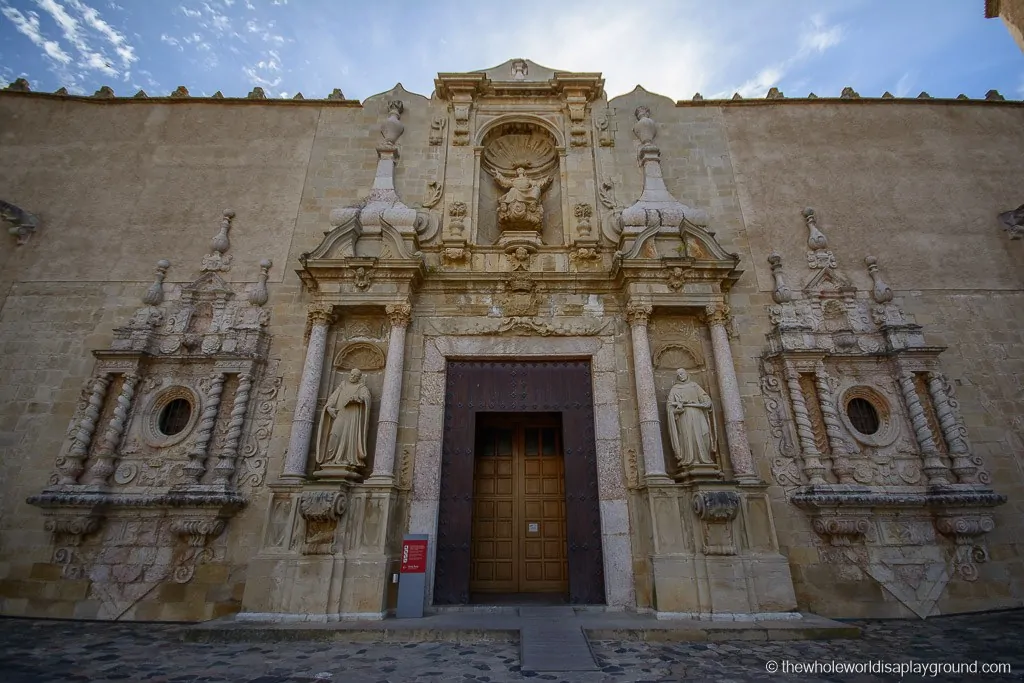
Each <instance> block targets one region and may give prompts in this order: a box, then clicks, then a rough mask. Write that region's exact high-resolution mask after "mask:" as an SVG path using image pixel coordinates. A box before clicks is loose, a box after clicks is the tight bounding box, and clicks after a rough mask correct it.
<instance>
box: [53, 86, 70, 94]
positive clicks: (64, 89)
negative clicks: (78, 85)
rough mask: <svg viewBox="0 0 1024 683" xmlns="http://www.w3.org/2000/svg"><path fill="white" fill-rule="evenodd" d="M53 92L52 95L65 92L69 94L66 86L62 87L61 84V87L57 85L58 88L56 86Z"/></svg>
mask: <svg viewBox="0 0 1024 683" xmlns="http://www.w3.org/2000/svg"><path fill="white" fill-rule="evenodd" d="M53 94H54V95H67V94H69V93H68V89H67V88H65V87H64V86H63V85H62V86H61V87H59V88H57V89H56V90H54V91H53Z"/></svg>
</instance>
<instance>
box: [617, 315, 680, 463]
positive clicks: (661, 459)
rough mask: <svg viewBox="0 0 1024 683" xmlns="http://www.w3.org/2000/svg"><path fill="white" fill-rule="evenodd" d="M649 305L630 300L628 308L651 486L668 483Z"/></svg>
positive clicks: (643, 438) (645, 460) (637, 400)
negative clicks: (652, 484)
mask: <svg viewBox="0 0 1024 683" xmlns="http://www.w3.org/2000/svg"><path fill="white" fill-rule="evenodd" d="M652 310H653V308H652V306H651V305H650V304H646V303H640V302H633V301H631V302H630V303H629V304H627V306H626V318H627V319H628V320H629V327H630V331H631V332H632V335H633V373H634V378H635V380H636V403H637V409H638V412H639V414H640V443H641V448H642V449H643V458H644V471H645V472H646V475H647V482H648V483H652V482H653V483H668V482H669V478H668V474H667V473H666V472H665V448H664V445H663V443H662V440H661V422H660V421H659V419H658V399H657V397H656V396H655V394H654V364H653V363H652V361H651V344H650V341H649V339H648V337H647V322H648V321H649V320H650V317H651V311H652Z"/></svg>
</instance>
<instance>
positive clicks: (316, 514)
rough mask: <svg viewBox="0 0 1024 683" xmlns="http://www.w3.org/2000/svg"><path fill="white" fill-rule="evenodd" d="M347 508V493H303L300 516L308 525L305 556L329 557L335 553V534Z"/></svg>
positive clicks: (304, 542) (303, 548)
mask: <svg viewBox="0 0 1024 683" xmlns="http://www.w3.org/2000/svg"><path fill="white" fill-rule="evenodd" d="M347 508H348V494H347V492H345V491H304V492H303V493H302V497H301V498H299V514H300V515H301V516H302V519H303V520H304V521H305V523H306V535H305V538H304V540H303V544H302V552H303V554H305V555H328V554H330V553H333V552H334V532H335V529H337V526H338V520H340V519H341V518H342V516H343V515H344V514H345V510H346V509H347Z"/></svg>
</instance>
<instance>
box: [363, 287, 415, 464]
mask: <svg viewBox="0 0 1024 683" xmlns="http://www.w3.org/2000/svg"><path fill="white" fill-rule="evenodd" d="M385 311H386V312H387V314H388V318H389V319H390V320H391V335H390V337H389V338H388V357H387V361H386V364H385V366H384V387H383V389H382V390H381V395H380V418H379V419H378V421H377V445H376V447H375V449H374V451H373V472H371V473H370V478H369V480H368V482H367V483H372V484H391V483H393V482H394V478H395V448H396V447H397V445H398V409H399V406H400V405H401V401H402V375H403V374H404V372H405V333H406V330H408V329H409V319H410V318H411V316H412V306H411V305H409V304H407V303H401V304H388V305H387V306H386V307H385Z"/></svg>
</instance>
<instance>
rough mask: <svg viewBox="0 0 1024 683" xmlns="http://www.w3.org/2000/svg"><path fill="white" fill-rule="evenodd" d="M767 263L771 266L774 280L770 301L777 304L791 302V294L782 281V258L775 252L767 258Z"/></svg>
mask: <svg viewBox="0 0 1024 683" xmlns="http://www.w3.org/2000/svg"><path fill="white" fill-rule="evenodd" d="M768 263H770V264H771V266H772V277H773V278H774V279H775V290H774V291H773V292H772V300H773V301H774V302H775V303H777V304H784V303H787V302H789V301H792V300H793V293H792V292H790V291H789V287H787V286H786V283H785V281H784V280H783V279H782V257H781V256H779V254H778V253H777V252H774V251H773V252H772V253H771V254H769V256H768Z"/></svg>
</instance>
